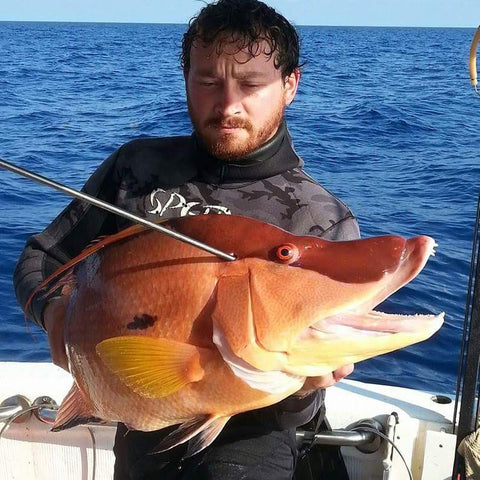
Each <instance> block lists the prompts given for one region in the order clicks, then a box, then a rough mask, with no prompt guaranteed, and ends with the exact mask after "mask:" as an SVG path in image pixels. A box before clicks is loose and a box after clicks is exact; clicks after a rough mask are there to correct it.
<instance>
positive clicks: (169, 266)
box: [31, 214, 444, 456]
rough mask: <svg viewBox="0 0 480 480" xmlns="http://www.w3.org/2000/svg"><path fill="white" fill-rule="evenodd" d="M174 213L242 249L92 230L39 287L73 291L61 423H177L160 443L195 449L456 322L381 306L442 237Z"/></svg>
mask: <svg viewBox="0 0 480 480" xmlns="http://www.w3.org/2000/svg"><path fill="white" fill-rule="evenodd" d="M164 226H166V227H167V228H169V229H171V230H173V231H176V232H178V233H181V234H184V235H187V236H190V237H191V238H194V239H196V240H198V241H200V242H203V243H205V244H208V245H210V246H212V247H214V248H217V249H219V250H222V251H224V252H231V253H232V254H233V255H235V257H236V260H234V261H227V260H224V259H221V258H219V257H217V256H215V255H213V254H211V253H208V252H205V251H204V250H200V249H199V248H197V247H195V246H192V245H190V244H186V243H183V242H181V241H179V240H177V239H175V238H172V237H170V236H167V235H164V234H161V233H158V232H156V231H153V230H152V229H148V228H146V227H143V226H140V225H136V226H133V227H129V228H127V229H125V230H123V231H121V232H119V233H117V234H114V235H111V236H108V237H105V238H103V239H100V240H99V241H98V242H96V243H94V244H92V245H91V246H90V247H88V248H87V249H86V250H84V251H83V252H82V253H81V254H80V255H78V256H77V257H75V258H74V259H73V260H72V261H70V262H68V263H67V264H66V265H64V266H63V267H61V268H60V269H59V270H58V271H57V272H55V273H54V274H53V275H52V276H51V277H50V278H48V279H47V280H46V281H45V282H44V283H43V284H42V285H41V286H40V287H38V289H37V290H36V291H35V292H34V293H33V294H32V296H31V298H33V296H34V295H36V294H39V292H42V291H43V292H45V291H47V292H48V295H54V294H56V293H55V292H58V291H68V292H69V293H68V295H69V299H68V304H67V309H66V314H65V333H64V342H65V349H66V353H67V357H68V365H69V370H70V373H71V375H72V377H73V380H74V384H73V387H72V389H71V390H70V391H69V393H68V394H67V396H66V397H65V399H64V401H63V402H62V404H61V406H60V408H59V411H58V413H57V416H56V421H55V423H54V425H53V430H54V431H59V430H63V429H65V428H70V427H72V426H74V425H77V424H81V423H86V422H88V421H92V420H93V419H97V420H103V421H118V422H122V423H124V424H126V425H127V426H128V428H129V429H134V430H142V431H153V430H160V429H163V428H166V427H169V426H173V425H178V427H177V428H176V430H174V431H173V432H172V433H170V434H169V435H168V436H166V437H165V438H164V439H163V440H162V442H161V443H160V444H159V445H158V447H157V448H156V449H155V451H156V452H160V451H165V450H168V449H170V448H172V447H174V446H176V445H178V444H181V443H184V442H187V441H188V442H189V444H188V451H187V454H186V456H191V455H193V454H195V453H197V452H199V451H200V450H202V449H203V448H205V447H207V446H208V445H209V444H210V443H212V441H213V440H214V439H215V438H216V437H217V436H218V434H219V433H220V432H221V430H222V429H223V427H224V426H225V424H226V423H227V422H228V420H229V419H230V418H231V417H232V416H234V415H237V414H239V413H241V412H246V411H249V410H254V409H257V408H261V407H266V406H269V405H273V404H275V403H277V402H279V401H281V400H283V399H284V398H286V397H288V396H289V395H292V394H294V393H295V392H297V391H298V390H299V389H301V387H302V386H303V384H304V382H305V380H306V378H307V377H313V376H320V375H324V374H326V373H329V372H332V371H333V370H335V369H336V368H338V367H341V366H343V365H347V364H350V363H356V362H358V361H361V360H364V359H367V358H371V357H373V356H376V355H380V354H383V353H387V352H390V351H393V350H396V349H399V348H403V347H405V346H407V345H411V344H413V343H416V342H419V341H422V340H425V339H427V338H428V337H430V336H431V335H433V334H434V333H435V332H436V331H437V330H438V329H439V328H440V327H441V325H442V323H443V317H444V314H443V313H440V314H437V315H435V314H425V315H412V316H408V315H394V314H385V313H381V312H378V311H375V310H374V308H375V307H376V306H377V305H378V304H379V303H381V302H382V301H383V300H384V299H386V298H387V297H388V296H389V295H391V294H392V293H393V292H395V291H396V290H398V289H399V288H401V287H402V286H403V285H405V284H406V283H408V282H409V281H411V280H412V279H413V278H415V277H416V276H417V275H418V273H419V272H420V271H421V270H422V269H423V267H424V266H425V264H426V262H427V260H428V258H429V257H430V256H431V255H433V254H434V247H435V246H436V244H435V241H434V240H433V239H432V238H430V237H427V236H417V237H414V238H410V239H405V238H403V237H400V236H394V235H385V236H379V237H373V238H367V239H360V240H353V241H340V242H332V241H327V240H322V239H320V238H318V237H315V236H300V235H294V234H292V233H289V232H287V231H285V230H282V229H281V228H278V227H276V226H274V225H271V224H268V223H265V222H262V221H260V220H255V219H252V218H248V217H243V216H237V215H218V214H207V215H198V216H188V217H182V218H177V219H172V220H168V221H166V222H165V223H164ZM65 286H68V288H67V289H65V288H64V287H65Z"/></svg>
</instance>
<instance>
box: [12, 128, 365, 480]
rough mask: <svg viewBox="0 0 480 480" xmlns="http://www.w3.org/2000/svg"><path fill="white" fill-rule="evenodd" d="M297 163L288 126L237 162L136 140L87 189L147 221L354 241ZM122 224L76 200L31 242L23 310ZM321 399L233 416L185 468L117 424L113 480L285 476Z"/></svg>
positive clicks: (193, 146) (19, 289) (149, 438)
mask: <svg viewBox="0 0 480 480" xmlns="http://www.w3.org/2000/svg"><path fill="white" fill-rule="evenodd" d="M302 165H303V162H302V160H301V159H300V158H299V157H298V155H297V154H296V152H295V151H294V149H293V146H292V142H291V139H290V135H289V133H288V131H287V129H286V127H285V125H282V126H281V127H280V129H279V131H278V132H277V134H276V135H275V136H274V137H273V138H272V139H271V140H270V141H269V142H267V144H265V145H263V146H262V147H260V148H259V149H258V150H257V151H255V152H253V153H252V154H250V155H249V156H248V157H246V158H244V159H242V161H239V162H236V163H235V164H231V163H229V164H227V163H225V162H221V161H219V160H217V159H215V158H212V157H210V156H209V155H208V154H207V153H206V152H205V151H204V150H203V149H202V147H201V145H199V142H198V140H197V139H196V137H195V135H193V136H190V137H172V138H153V139H139V140H134V141H131V142H129V143H127V144H125V145H123V146H122V147H121V148H119V149H118V150H117V151H116V152H114V153H113V154H112V155H111V156H110V157H109V158H108V159H107V160H106V161H105V162H104V163H103V164H102V165H101V166H100V167H99V168H98V169H97V171H96V172H95V173H94V174H93V175H92V176H91V177H90V179H89V180H88V182H87V183H86V185H85V187H84V190H85V191H86V192H88V193H89V194H91V195H94V196H96V197H98V198H101V199H103V200H106V201H108V202H111V203H113V204H115V205H118V206H120V207H122V208H124V209H126V210H129V211H131V212H133V213H136V214H138V215H140V216H144V217H147V218H149V219H151V220H158V219H159V218H160V217H163V218H171V217H178V216H184V215H197V214H205V213H218V214H230V213H231V214H241V215H246V216H250V217H254V218H257V219H260V220H263V221H266V222H270V223H272V224H275V225H278V226H279V227H282V228H284V229H285V230H288V231H290V232H292V233H295V234H310V235H316V236H319V237H322V238H324V239H327V240H347V239H353V238H358V236H359V231H358V225H357V222H356V220H355V218H354V217H353V215H352V213H351V212H350V210H349V209H348V208H347V207H346V206H345V205H344V204H343V203H342V202H340V201H339V200H338V199H337V198H335V197H334V196H333V195H332V194H331V193H330V192H328V191H327V190H325V189H324V188H323V187H321V186H320V185H318V184H317V183H316V182H315V181H314V180H313V179H312V178H310V177H309V176H308V175H307V174H305V172H303V170H302ZM128 224H129V223H128V221H127V220H125V219H123V218H121V217H117V216H114V215H112V214H109V213H107V212H105V211H103V210H99V209H98V208H95V207H91V206H89V205H86V204H84V203H82V202H79V201H77V200H74V201H73V202H72V203H71V204H70V205H69V206H68V207H67V208H66V209H65V210H64V211H63V212H62V213H61V214H60V215H59V216H58V217H57V218H56V219H55V220H54V221H53V222H52V223H51V224H50V225H49V226H48V227H47V228H46V229H45V230H44V231H43V232H42V233H40V234H37V235H33V236H32V237H30V238H29V239H28V241H27V245H26V247H25V249H24V251H23V253H22V256H21V258H20V260H19V262H18V265H17V268H16V271H15V276H14V283H15V291H16V295H17V298H18V300H19V303H20V305H22V306H24V305H25V303H26V300H27V298H28V296H29V295H30V293H31V292H32V290H33V289H34V288H35V287H36V286H37V285H38V284H39V283H40V282H41V281H42V280H43V279H44V278H46V276H47V275H49V274H50V273H52V272H53V271H54V270H55V269H56V268H57V267H58V266H59V265H61V264H63V263H65V262H67V261H68V260H69V259H70V258H73V257H74V256H76V255H77V254H78V253H80V251H81V250H82V249H83V248H85V246H86V245H88V244H89V243H90V242H91V241H92V240H94V239H95V238H97V237H99V236H101V235H107V234H112V233H115V232H117V231H118V230H121V229H123V228H125V227H126V226H128ZM43 307H44V301H42V300H41V299H35V301H34V302H33V303H32V307H31V311H30V312H28V315H29V317H30V318H33V319H34V320H35V321H36V322H37V323H38V324H39V325H42V310H43ZM322 398H323V396H322V395H321V393H319V392H317V393H314V394H312V395H309V396H307V397H305V398H301V399H300V398H298V397H289V398H287V399H285V400H283V401H282V402H280V403H279V404H277V405H275V406H272V407H268V408H263V409H261V410H257V411H254V412H248V413H245V414H241V415H237V416H236V417H234V418H233V419H232V420H230V422H229V423H228V424H227V426H226V427H225V429H224V431H223V432H222V433H221V435H220V436H219V437H218V439H217V440H216V441H215V442H214V444H213V446H211V447H210V448H207V449H206V450H205V451H204V452H203V453H201V454H200V455H198V456H196V457H193V459H191V460H189V461H187V462H183V463H182V464H179V463H178V462H177V459H178V458H179V457H180V456H181V453H182V451H183V450H182V448H177V449H175V450H174V451H170V452H167V453H165V454H162V455H147V453H148V452H149V451H150V450H152V449H153V448H154V447H155V446H156V444H157V443H159V439H160V438H161V436H163V434H164V433H163V432H161V433H158V432H148V433H145V432H129V433H128V435H125V432H126V429H125V427H123V426H122V425H120V426H119V429H118V431H117V437H116V442H115V449H114V450H115V453H116V458H117V460H116V466H115V478H116V479H118V480H120V479H122V480H124V479H127V478H135V479H140V478H141V479H151V478H152V479H153V478H215V479H220V478H221V479H228V478H232V479H237V478H245V479H246V478H248V479H250V478H272V479H276V480H279V479H283V478H285V479H288V478H291V476H292V472H293V468H294V464H295V459H296V446H295V435H294V432H295V430H294V427H296V426H299V425H302V424H304V423H306V422H308V421H309V420H310V419H311V418H312V417H313V415H314V414H315V412H316V411H317V410H318V408H319V406H320V404H321V402H322ZM160 471H161V472H162V473H161V474H160ZM182 475H183V477H182Z"/></svg>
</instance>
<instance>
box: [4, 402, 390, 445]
mask: <svg viewBox="0 0 480 480" xmlns="http://www.w3.org/2000/svg"><path fill="white" fill-rule="evenodd" d="M57 412H58V405H57V403H56V402H55V401H54V400H53V399H52V398H51V397H48V396H41V397H38V398H36V399H35V400H34V401H33V402H30V401H29V400H28V399H27V398H26V397H25V396H23V395H14V396H13V397H9V398H7V399H5V400H4V401H3V402H2V403H0V422H5V425H4V426H3V427H2V428H1V429H0V436H1V434H2V433H3V432H4V431H5V429H6V428H7V427H8V426H9V425H10V424H11V423H13V422H16V423H22V422H25V421H27V420H29V419H30V416H31V415H32V414H33V415H35V417H36V418H37V419H38V420H39V421H41V422H43V423H46V424H49V425H53V423H54V422H55V418H56V415H57ZM86 425H101V426H106V427H116V425H117V422H102V423H94V424H86ZM382 431H383V426H382V424H381V423H380V422H378V421H377V420H375V419H365V420H361V421H360V422H357V423H356V424H355V425H352V426H350V427H349V428H348V429H336V430H330V431H321V432H313V431H309V430H303V429H297V432H296V438H297V443H298V445H299V446H300V447H301V446H305V445H309V446H313V445H334V446H344V447H347V446H348V447H357V448H358V449H359V450H361V451H363V452H368V453H372V452H375V451H376V450H377V449H378V448H380V445H381V442H382V440H381V438H380V437H381V435H378V432H379V433H382Z"/></svg>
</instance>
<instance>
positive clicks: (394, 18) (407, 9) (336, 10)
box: [0, 0, 480, 27]
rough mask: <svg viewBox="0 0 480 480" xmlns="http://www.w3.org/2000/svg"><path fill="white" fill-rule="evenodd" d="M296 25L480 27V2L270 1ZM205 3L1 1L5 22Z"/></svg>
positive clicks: (169, 19)
mask: <svg viewBox="0 0 480 480" xmlns="http://www.w3.org/2000/svg"><path fill="white" fill-rule="evenodd" d="M265 1H266V3H267V4H269V5H271V6H272V7H274V8H275V9H277V10H278V11H279V12H280V13H282V14H283V15H284V16H285V17H286V18H288V19H289V20H290V21H292V22H293V23H294V24H296V25H341V26H344V25H345V26H347V25H348V26H413V27H476V26H478V25H479V24H480V0H265ZM203 4H204V2H203V1H201V0H41V1H39V0H14V1H11V0H0V21H72V22H137V23H187V22H188V20H189V19H190V17H192V16H193V15H194V14H195V13H196V12H198V10H200V8H201V7H202V6H203Z"/></svg>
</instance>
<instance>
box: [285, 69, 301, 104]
mask: <svg viewBox="0 0 480 480" xmlns="http://www.w3.org/2000/svg"><path fill="white" fill-rule="evenodd" d="M299 82H300V69H299V68H296V69H295V70H294V71H293V72H292V73H291V74H290V75H289V76H288V77H286V78H285V105H290V104H291V103H292V102H293V99H294V98H295V94H296V93H297V88H298V83H299Z"/></svg>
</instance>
